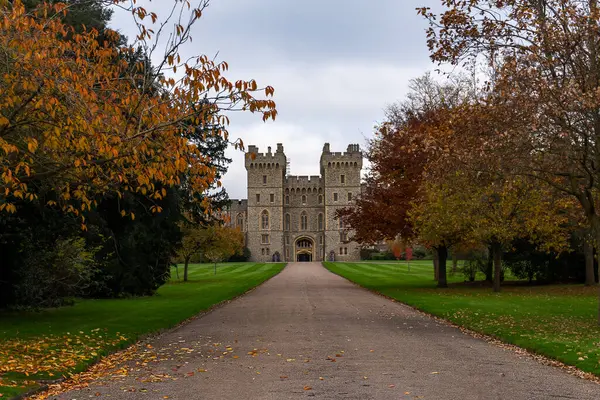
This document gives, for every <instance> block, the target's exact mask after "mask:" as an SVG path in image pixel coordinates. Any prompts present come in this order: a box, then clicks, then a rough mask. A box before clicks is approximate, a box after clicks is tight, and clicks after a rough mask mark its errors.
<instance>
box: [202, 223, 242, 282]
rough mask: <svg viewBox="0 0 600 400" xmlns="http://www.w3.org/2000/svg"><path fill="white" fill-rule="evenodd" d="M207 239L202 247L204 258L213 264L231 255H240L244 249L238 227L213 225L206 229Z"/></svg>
mask: <svg viewBox="0 0 600 400" xmlns="http://www.w3.org/2000/svg"><path fill="white" fill-rule="evenodd" d="M206 234H207V241H206V242H205V246H204V248H203V249H202V252H203V255H204V258H206V259H207V260H209V261H211V262H213V263H214V264H215V275H216V274H217V263H218V262H221V261H224V260H227V259H229V258H230V257H231V256H233V255H236V254H237V255H240V254H242V252H243V249H244V235H243V233H242V232H241V231H240V230H239V229H238V228H230V227H226V226H219V227H214V228H213V229H210V230H207V232H206Z"/></svg>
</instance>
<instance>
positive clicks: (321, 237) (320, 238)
mask: <svg viewBox="0 0 600 400" xmlns="http://www.w3.org/2000/svg"><path fill="white" fill-rule="evenodd" d="M319 244H320V245H322V244H323V236H319Z"/></svg>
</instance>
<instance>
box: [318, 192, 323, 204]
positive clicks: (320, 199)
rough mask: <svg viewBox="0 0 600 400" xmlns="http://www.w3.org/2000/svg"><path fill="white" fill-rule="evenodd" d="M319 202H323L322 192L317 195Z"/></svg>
mask: <svg viewBox="0 0 600 400" xmlns="http://www.w3.org/2000/svg"><path fill="white" fill-rule="evenodd" d="M319 204H323V195H322V194H320V195H319Z"/></svg>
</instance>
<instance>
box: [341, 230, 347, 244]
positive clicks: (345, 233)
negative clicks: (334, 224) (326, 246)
mask: <svg viewBox="0 0 600 400" xmlns="http://www.w3.org/2000/svg"><path fill="white" fill-rule="evenodd" d="M347 241H348V232H346V231H341V232H340V242H342V243H344V242H347Z"/></svg>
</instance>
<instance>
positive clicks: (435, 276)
mask: <svg viewBox="0 0 600 400" xmlns="http://www.w3.org/2000/svg"><path fill="white" fill-rule="evenodd" d="M439 278H440V263H439V258H438V252H437V250H436V251H434V252H433V280H434V281H436V282H437V281H438V280H439Z"/></svg>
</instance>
